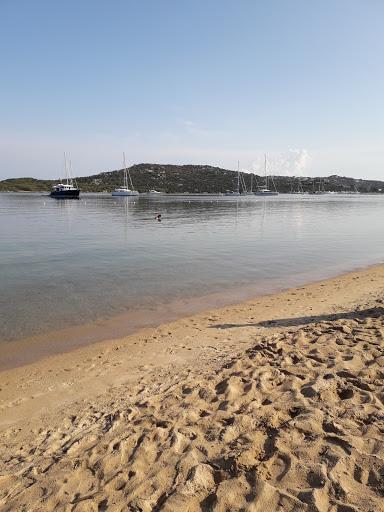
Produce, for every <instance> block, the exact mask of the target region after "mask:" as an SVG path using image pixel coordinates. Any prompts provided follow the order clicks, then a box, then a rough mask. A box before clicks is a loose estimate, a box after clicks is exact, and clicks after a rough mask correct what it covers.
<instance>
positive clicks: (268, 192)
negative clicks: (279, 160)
mask: <svg viewBox="0 0 384 512" xmlns="http://www.w3.org/2000/svg"><path fill="white" fill-rule="evenodd" d="M264 180H265V185H264V187H261V188H259V190H256V192H254V194H255V196H278V195H279V193H278V191H277V190H270V189H269V188H268V185H269V183H268V181H269V180H268V175H267V155H264ZM272 183H273V180H272Z"/></svg>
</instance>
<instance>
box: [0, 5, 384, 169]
mask: <svg viewBox="0 0 384 512" xmlns="http://www.w3.org/2000/svg"><path fill="white" fill-rule="evenodd" d="M383 26H384V1H383V0H321V1H310V0H268V1H266V0H109V1H105V0H66V1H65V2H64V1H52V0H34V1H31V0H0V179H6V178H10V177H22V176H34V177H38V178H50V179H55V178H58V177H59V176H62V174H63V173H62V169H63V152H64V151H66V152H67V153H68V154H69V155H70V159H71V161H72V165H73V169H74V174H75V175H77V176H86V175H90V174H95V173H97V172H101V171H106V170H113V169H118V168H121V167H122V152H123V151H125V154H126V157H127V163H128V164H129V165H132V164H134V163H141V162H146V163H170V164H209V165H215V166H220V167H224V168H227V169H236V168H237V161H238V160H239V161H240V167H241V169H244V170H250V171H254V172H258V171H261V169H262V167H263V165H264V164H263V158H264V156H263V155H264V154H267V157H268V171H269V172H270V173H271V174H283V175H285V174H287V175H288V174H289V175H308V176H325V175H330V174H340V175H343V176H352V177H356V178H374V179H375V178H376V179H384V144H383V136H384V97H383V96H384V62H383V60H384V30H383Z"/></svg>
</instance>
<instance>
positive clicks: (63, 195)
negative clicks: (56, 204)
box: [50, 183, 80, 199]
mask: <svg viewBox="0 0 384 512" xmlns="http://www.w3.org/2000/svg"><path fill="white" fill-rule="evenodd" d="M79 195H80V189H78V188H76V187H74V186H73V185H71V184H69V183H68V184H64V183H58V184H57V185H53V187H52V191H51V194H50V196H51V197H56V198H57V199H78V198H79Z"/></svg>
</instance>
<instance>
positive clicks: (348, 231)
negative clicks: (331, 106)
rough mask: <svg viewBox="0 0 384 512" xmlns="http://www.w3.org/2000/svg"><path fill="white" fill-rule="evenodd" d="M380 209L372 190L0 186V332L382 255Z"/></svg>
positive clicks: (334, 269)
mask: <svg viewBox="0 0 384 512" xmlns="http://www.w3.org/2000/svg"><path fill="white" fill-rule="evenodd" d="M157 213H161V214H162V217H163V220H162V222H157V221H156V220H155V215H156V214H157ZM383 219H384V196H378V195H371V196H360V195H353V196H346V195H344V196H342V195H323V196H299V195H297V196H289V195H281V196H278V197H265V198H263V197H242V198H238V199H237V198H231V197H212V196H205V197H204V196H202V197H201V196H200V197H192V196H184V197H174V196H161V197H160V196H159V197H154V198H148V197H143V196H141V197H140V198H117V197H111V196H109V195H85V194H83V195H82V198H81V200H79V201H76V200H67V201H65V200H64V201H63V200H62V201H60V200H54V199H51V198H49V197H45V196H42V195H40V194H0V286H1V294H0V340H3V341H4V340H12V339H18V338H21V337H24V336H27V335H31V334H38V333H43V332H47V331H51V330H53V329H62V328H65V327H67V326H70V325H80V324H84V323H87V322H90V321H94V320H96V319H98V318H101V317H103V318H105V317H112V316H114V315H120V314H125V313H127V312H132V311H133V312H134V311H143V310H148V311H151V309H153V308H159V307H160V309H161V307H162V306H164V310H166V308H167V304H169V303H171V302H172V303H174V304H176V303H177V302H176V301H177V299H178V298H183V300H185V299H188V298H194V297H195V298H196V297H203V296H206V295H208V294H210V293H213V292H218V293H222V294H223V295H225V294H227V295H228V297H230V296H231V290H233V289H235V288H237V289H238V288H239V287H244V288H245V287H248V286H250V290H252V294H253V295H255V294H256V293H262V292H266V291H272V290H276V289H278V288H284V287H286V286H290V285H293V284H299V283H302V282H306V281H311V280H315V279H318V278H323V277H328V276H331V275H333V274H336V273H338V272H341V271H346V270H351V269H353V268H356V267H358V266H365V265H368V264H371V263H377V262H381V261H382V259H383V254H384V237H383V236H382V227H381V224H382V221H383Z"/></svg>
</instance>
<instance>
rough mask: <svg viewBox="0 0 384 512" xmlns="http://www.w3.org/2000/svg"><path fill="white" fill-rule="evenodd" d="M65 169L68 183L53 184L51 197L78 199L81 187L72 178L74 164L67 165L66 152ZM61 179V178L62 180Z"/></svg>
mask: <svg viewBox="0 0 384 512" xmlns="http://www.w3.org/2000/svg"><path fill="white" fill-rule="evenodd" d="M64 169H65V181H66V183H57V184H56V185H53V187H52V191H51V193H50V196H51V197H55V198H56V199H78V198H79V195H80V189H79V188H77V186H75V185H74V184H73V178H72V165H70V167H69V171H68V167H67V157H66V154H65V153H64ZM60 181H61V180H60Z"/></svg>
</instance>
